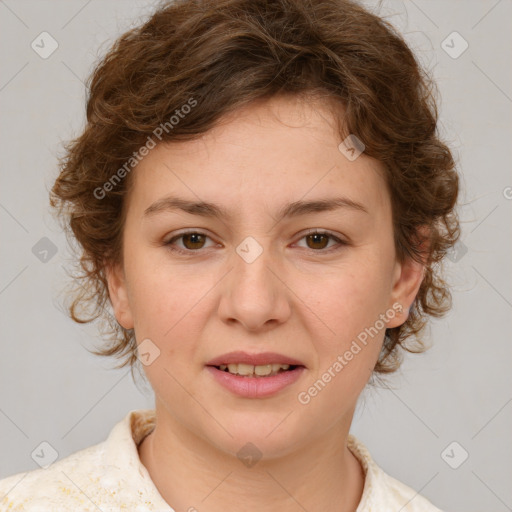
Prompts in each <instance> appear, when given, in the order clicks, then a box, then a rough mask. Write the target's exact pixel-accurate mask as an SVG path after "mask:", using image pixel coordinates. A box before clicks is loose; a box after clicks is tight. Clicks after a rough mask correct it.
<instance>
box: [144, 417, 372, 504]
mask: <svg viewBox="0 0 512 512" xmlns="http://www.w3.org/2000/svg"><path fill="white" fill-rule="evenodd" d="M347 437H348V428H346V429H344V432H343V433H342V432H340V428H337V429H332V431H331V432H327V433H326V434H325V435H324V436H323V437H322V438H321V439H317V440H315V441H313V442H309V443H308V444H307V445H304V446H301V447H299V448H297V449H296V450H295V451H293V452H291V453H289V454H288V455H286V456H285V457H280V458H275V459H267V458H265V457H263V458H262V459H260V460H259V461H258V462H257V463H255V464H254V465H250V467H249V466H246V465H244V464H243V463H242V462H241V461H240V460H239V459H238V458H236V457H233V456H232V455H230V454H227V453H225V452H223V451H221V450H219V449H218V448H216V447H215V446H212V444H210V443H208V442H206V441H205V440H204V439H202V438H200V437H198V436H196V435H195V434H193V433H192V432H190V430H188V429H185V428H184V427H183V426H182V425H180V424H178V423H172V424H167V423H165V422H163V421H161V418H158V415H157V423H156V427H155V429H154V430H153V432H152V433H151V434H150V435H148V436H147V437H146V438H145V439H144V440H143V442H142V443H141V444H140V445H139V448H138V449H139V456H140V459H141V462H142V464H143V465H144V466H145V467H146V469H147V470H148V472H149V474H150V476H151V479H152V480H153V482H154V484H155V486H156V488H157V489H158V491H159V493H160V494H161V496H162V497H163V499H164V500H165V501H166V502H167V503H168V504H169V505H170V506H171V507H173V508H174V509H175V510H183V511H188V510H190V511H194V510H197V511H203V510H208V512H217V511H218V512H220V511H225V510H236V509H240V508H242V509H244V510H247V511H251V512H252V511H259V510H266V511H269V512H274V511H275V512H277V511H279V512H292V511H293V512H296V511H297V510H299V509H301V508H302V509H303V510H306V511H309V510H323V511H324V512H355V511H356V509H357V506H358V504H359V502H360V500H361V495H362V492H363V487H364V478H365V477H364V473H363V470H362V468H361V465H360V463H359V461H358V460H357V459H356V458H355V456H354V455H353V454H352V452H350V450H349V449H348V448H347Z"/></svg>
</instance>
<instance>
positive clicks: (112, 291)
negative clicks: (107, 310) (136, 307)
mask: <svg viewBox="0 0 512 512" xmlns="http://www.w3.org/2000/svg"><path fill="white" fill-rule="evenodd" d="M105 274H106V277H107V284H108V293H109V297H110V302H111V303H112V308H113V309H114V314H115V316H116V319H117V321H118V322H119V323H120V324H121V325H122V326H123V327H124V328H125V329H133V317H132V312H131V309H130V301H129V296H128V290H127V287H126V279H125V275H124V271H123V269H122V268H121V266H120V265H118V264H116V265H106V266H105Z"/></svg>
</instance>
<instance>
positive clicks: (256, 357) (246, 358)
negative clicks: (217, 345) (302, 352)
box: [206, 351, 305, 367]
mask: <svg viewBox="0 0 512 512" xmlns="http://www.w3.org/2000/svg"><path fill="white" fill-rule="evenodd" d="M229 364H247V365H252V366H262V365H269V364H288V365H290V366H302V367H305V365H304V363H302V362H301V361H299V360H298V359H294V358H293V357H289V356H286V355H283V354H278V353H276V352H261V353H259V354H248V353H247V352H243V351H236V352H229V353H227V354H223V355H221V356H218V357H215V358H213V359H211V360H210V361H208V362H207V363H206V366H216V367H219V366H220V365H229Z"/></svg>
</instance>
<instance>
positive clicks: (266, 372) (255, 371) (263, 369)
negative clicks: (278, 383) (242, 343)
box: [214, 363, 300, 378]
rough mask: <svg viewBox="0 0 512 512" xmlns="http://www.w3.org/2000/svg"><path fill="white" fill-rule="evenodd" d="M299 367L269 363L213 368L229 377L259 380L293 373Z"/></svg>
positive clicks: (232, 364) (239, 364) (233, 364)
mask: <svg viewBox="0 0 512 512" xmlns="http://www.w3.org/2000/svg"><path fill="white" fill-rule="evenodd" d="M299 366H300V365H294V364H279V363H270V364H261V365H252V364H244V363H230V364H220V365H218V366H214V368H217V370H220V371H221V372H227V373H230V374H231V375H239V376H241V377H247V378H261V377H273V376H274V375H278V374H280V373H283V372H289V371H294V370H295V369H296V368H298V367H299Z"/></svg>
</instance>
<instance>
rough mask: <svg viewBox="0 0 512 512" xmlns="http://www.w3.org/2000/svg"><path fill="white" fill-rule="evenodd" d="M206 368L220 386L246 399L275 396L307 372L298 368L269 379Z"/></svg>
mask: <svg viewBox="0 0 512 512" xmlns="http://www.w3.org/2000/svg"><path fill="white" fill-rule="evenodd" d="M206 368H207V370H208V371H209V372H210V373H211V374H212V375H213V378H214V379H215V380H216V381H217V382H218V383H219V384H221V385H222V386H224V387H225V388H226V389H228V390H229V391H231V392H232V393H234V394H235V395H238V396H243V397H245V398H264V397H267V396H271V395H274V394H275V393H277V392H279V391H281V390H282V389H284V388H285V387H286V386H289V385H291V384H293V383H294V382H295V381H296V380H297V379H298V378H299V377H300V376H301V375H302V372H303V370H305V368H304V367H303V366H298V367H296V368H295V369H294V370H287V371H284V372H280V373H278V374H276V375H272V376H269V377H242V376H240V375H233V374H232V373H229V372H226V371H222V370H219V369H218V368H216V367H215V366H207V367H206Z"/></svg>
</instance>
